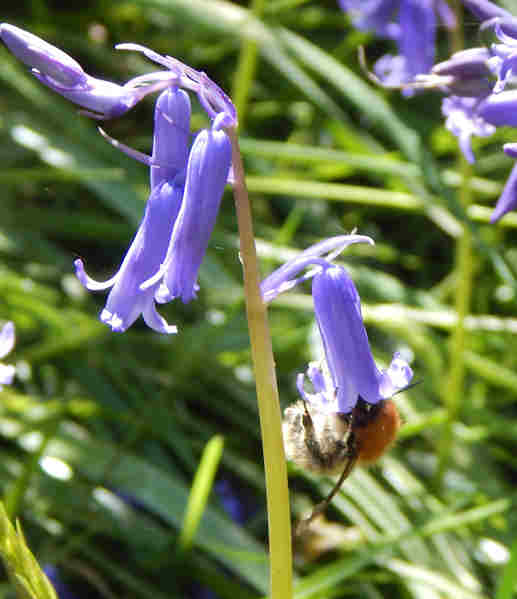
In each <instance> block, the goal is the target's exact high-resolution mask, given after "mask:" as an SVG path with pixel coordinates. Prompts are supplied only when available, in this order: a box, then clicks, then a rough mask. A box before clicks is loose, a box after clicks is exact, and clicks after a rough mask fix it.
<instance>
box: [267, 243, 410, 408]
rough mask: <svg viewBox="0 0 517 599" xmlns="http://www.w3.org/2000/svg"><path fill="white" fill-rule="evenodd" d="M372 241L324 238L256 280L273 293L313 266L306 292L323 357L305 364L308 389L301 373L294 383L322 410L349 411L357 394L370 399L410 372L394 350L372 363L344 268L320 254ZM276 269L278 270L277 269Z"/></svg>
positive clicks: (403, 381) (386, 393) (390, 390)
mask: <svg viewBox="0 0 517 599" xmlns="http://www.w3.org/2000/svg"><path fill="white" fill-rule="evenodd" d="M343 242H345V243H347V244H350V243H357V242H363V243H365V242H366V243H373V241H372V240H371V239H370V238H368V237H362V236H359V235H353V236H341V237H337V238H333V239H330V240H326V242H322V243H320V244H316V245H315V246H312V247H311V248H309V249H308V250H305V252H303V254H302V256H301V257H297V258H295V259H293V260H291V261H289V262H288V263H287V264H286V265H284V266H283V267H281V268H280V269H279V270H278V271H276V272H274V273H273V274H272V275H270V276H269V277H268V278H266V279H265V280H264V282H263V283H262V293H263V296H264V297H267V296H273V297H274V296H275V295H276V294H278V293H279V292H280V291H283V290H285V289H288V288H291V287H292V286H293V284H296V283H297V282H301V281H303V280H306V278H308V276H302V277H298V278H294V279H293V277H296V275H297V274H298V273H299V272H301V271H302V270H304V269H305V268H307V267H308V266H311V265H314V266H315V268H314V269H313V270H312V271H311V272H310V276H312V277H313V281H312V296H313V300H314V312H315V315H316V321H317V323H318V328H319V331H320V335H321V339H322V344H323V349H324V352H325V359H324V360H323V361H322V363H319V364H318V363H315V362H312V363H310V364H309V367H308V370H307V376H308V378H309V380H310V382H311V383H312V386H313V392H312V393H309V392H307V391H306V390H305V386H304V380H305V375H304V374H303V373H302V374H299V375H298V378H297V386H298V390H299V392H300V395H301V396H302V398H303V399H304V400H305V401H308V402H312V403H315V404H317V406H318V408H319V409H320V410H323V411H328V412H337V413H340V414H349V413H350V412H351V411H352V409H353V408H354V407H355V405H356V403H357V402H358V401H359V399H360V398H362V399H363V400H364V401H366V402H368V403H370V404H375V403H378V402H380V401H382V400H383V399H386V398H388V397H391V396H392V395H393V394H394V393H395V392H396V391H398V390H399V389H402V388H404V387H406V386H407V385H408V384H409V382H410V381H411V378H412V376H413V372H412V370H411V368H410V367H409V365H408V364H407V362H406V361H405V360H404V359H403V358H402V357H401V356H400V354H398V353H396V354H395V355H394V357H393V360H392V362H391V364H390V366H389V368H387V369H386V370H380V369H379V368H377V365H376V364H375V361H374V359H373V356H372V352H371V349H370V345H369V342H368V336H367V333H366V329H365V327H364V323H363V318H362V313H361V302H360V298H359V294H358V293H357V290H356V288H355V285H354V283H353V281H352V279H351V278H350V276H349V275H348V273H347V271H346V270H345V269H344V268H343V267H341V266H337V265H335V264H333V263H332V262H330V261H329V260H327V259H325V258H322V257H321V256H322V254H323V253H327V252H328V251H332V250H335V249H337V248H342V247H343V245H344V243H343ZM279 273H280V274H279Z"/></svg>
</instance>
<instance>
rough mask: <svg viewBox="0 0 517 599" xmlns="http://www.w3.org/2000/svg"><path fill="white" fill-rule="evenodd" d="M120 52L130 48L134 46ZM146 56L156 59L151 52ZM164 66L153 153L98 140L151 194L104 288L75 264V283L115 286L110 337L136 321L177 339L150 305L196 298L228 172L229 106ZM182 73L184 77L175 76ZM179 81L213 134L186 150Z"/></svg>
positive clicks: (213, 90)
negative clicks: (131, 163) (144, 174)
mask: <svg viewBox="0 0 517 599" xmlns="http://www.w3.org/2000/svg"><path fill="white" fill-rule="evenodd" d="M124 48H126V49H134V47H133V45H132V44H126V45H124ZM138 49H140V47H139V46H138ZM145 52H146V54H148V53H150V54H151V55H152V56H153V57H155V56H158V55H155V53H153V52H152V51H151V50H147V49H146V50H145ZM160 59H161V57H160ZM164 60H166V59H165V58H164ZM167 61H172V62H171V65H172V66H173V67H174V79H173V80H174V82H175V84H174V85H172V86H171V87H170V88H169V89H167V90H166V91H164V92H162V94H161V95H160V96H159V98H158V100H157V102H156V107H155V118H154V136H153V151H152V154H151V155H150V156H148V155H145V154H142V153H140V152H138V151H136V150H133V149H131V148H128V147H127V146H125V145H124V144H121V143H120V142H118V141H116V140H113V139H112V138H109V136H107V135H106V134H104V135H105V137H106V138H108V139H109V141H110V142H111V143H112V144H113V145H115V146H116V147H118V148H119V149H120V150H122V151H123V152H125V153H127V154H128V155H130V156H131V157H133V158H135V159H137V160H140V161H142V162H144V163H145V164H146V165H147V166H149V168H150V178H151V195H150V198H149V201H148V204H147V207H146V213H145V216H144V219H143V221H142V224H141V225H140V228H139V231H138V232H137V235H136V236H135V239H134V241H133V243H132V245H131V247H130V249H129V250H128V253H127V254H126V257H125V258H124V261H123V263H122V266H121V267H120V270H119V272H118V273H117V274H116V275H115V277H113V278H112V279H110V280H109V281H107V282H105V283H97V282H96V281H94V280H93V279H91V278H89V277H88V276H87V275H86V273H85V272H84V267H83V264H82V261H80V260H77V261H76V272H77V276H78V277H79V279H80V280H81V282H82V283H83V284H84V285H85V286H86V287H87V288H88V289H92V290H99V289H106V288H108V287H110V286H113V289H112V291H111V292H110V294H109V296H108V301H107V303H106V307H105V309H104V310H103V312H102V313H101V320H102V321H103V322H105V323H106V324H108V325H110V326H111V328H112V329H113V330H114V331H124V330H126V329H127V328H128V327H129V326H130V325H131V324H132V323H133V322H134V321H135V319H136V318H137V317H138V316H139V315H140V314H142V315H143V317H144V320H145V322H146V323H147V324H148V325H149V326H150V327H152V328H154V329H155V330H157V331H159V332H162V333H174V332H176V327H171V326H169V325H168V324H167V323H166V322H165V321H164V320H163V318H161V317H160V316H159V315H158V313H157V312H156V306H155V301H158V302H159V303H165V302H168V301H171V300H173V299H175V298H177V297H179V298H181V299H182V301H183V302H184V303H187V302H189V301H191V300H192V299H194V298H195V297H196V293H197V291H198V289H199V286H198V284H197V276H198V271H199V268H200V266H201V262H202V260H203V257H204V254H205V252H206V249H207V246H208V243H209V239H210V235H211V233H212V230H213V228H214V225H215V221H216V218H217V213H218V211H219V205H220V202H221V199H222V195H223V191H224V187H225V185H226V182H227V180H228V177H229V172H230V167H231V143H230V139H229V137H228V135H227V133H226V132H225V131H224V129H223V127H226V126H234V125H235V124H236V114H235V109H234V108H233V104H232V103H231V101H230V100H229V98H228V97H227V96H226V95H225V94H224V92H222V90H220V88H219V87H218V86H216V85H215V84H214V83H213V82H212V81H211V80H210V79H209V78H208V77H207V76H206V75H204V74H203V73H197V71H194V70H193V69H190V67H186V66H185V65H183V64H182V63H179V61H175V59H172V58H170V59H169V58H167ZM183 71H185V72H188V73H189V74H188V76H187V75H185V74H184V75H181V72H183ZM193 73H197V75H196V76H195V77H194V74H193ZM183 82H186V87H187V89H194V91H195V92H196V94H197V96H198V98H200V100H201V103H202V106H203V107H204V108H205V110H207V112H208V114H209V116H210V117H211V118H213V122H212V124H211V127H210V128H208V129H204V130H202V131H200V132H199V133H198V134H197V135H196V138H195V140H194V142H193V144H192V145H190V113H191V109H190V100H189V97H188V94H187V93H186V92H185V91H184V90H182V89H180V88H178V87H177V85H176V83H178V84H182V83H183ZM216 110H221V112H219V113H217V112H216Z"/></svg>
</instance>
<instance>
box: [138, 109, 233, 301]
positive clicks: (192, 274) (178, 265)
mask: <svg viewBox="0 0 517 599" xmlns="http://www.w3.org/2000/svg"><path fill="white" fill-rule="evenodd" d="M225 116H226V115H225V114H224V113H221V115H218V116H217V117H216V119H215V120H214V122H213V124H212V127H211V128H210V129H204V130H202V131H201V132H200V133H198V135H197V137H196V139H195V141H194V143H193V145H192V149H191V150H190V154H189V159H188V165H187V173H186V180H185V191H184V194H183V199H182V202H181V209H180V212H179V214H178V218H177V221H176V223H175V225H174V230H173V232H172V237H171V240H170V244H169V247H168V249H167V254H166V256H165V259H164V261H163V263H162V265H161V267H160V268H159V269H157V272H156V273H155V274H154V276H153V277H150V279H149V280H148V281H147V282H145V283H144V284H143V285H142V286H141V288H142V289H144V290H145V291H147V289H149V288H151V287H154V286H155V285H156V284H157V283H158V282H160V287H159V288H158V290H157V292H156V300H157V301H158V302H160V303H164V302H169V301H171V300H173V299H175V298H177V297H179V298H181V300H182V301H183V303H188V302H190V301H191V300H192V299H194V298H195V297H196V292H197V290H198V285H197V275H198V271H199V267H200V266H201V262H202V260H203V257H204V255H205V252H206V249H207V247H208V242H209V240H210V236H211V234H212V230H213V228H214V225H215V221H216V218H217V214H218V212H219V205H220V203H221V199H222V196H223V192H224V188H225V185H226V182H227V180H228V174H229V172H230V167H231V162H232V146H231V142H230V138H229V137H228V135H227V134H226V132H225V131H223V130H222V128H221V126H222V123H223V122H224V119H225ZM219 117H221V118H219Z"/></svg>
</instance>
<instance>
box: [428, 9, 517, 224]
mask: <svg viewBox="0 0 517 599" xmlns="http://www.w3.org/2000/svg"><path fill="white" fill-rule="evenodd" d="M463 4H464V5H465V7H466V8H468V9H469V10H470V11H471V12H472V13H473V14H474V15H475V16H476V17H478V18H479V19H481V20H482V21H483V23H482V25H481V29H482V30H491V31H493V32H494V34H495V36H496V38H497V41H496V43H492V44H491V45H489V46H488V47H484V48H483V47H480V48H472V49H470V50H464V51H462V52H458V53H456V54H454V55H453V56H452V57H451V58H450V59H449V60H447V61H445V62H442V63H439V64H438V65H435V66H434V67H433V69H432V75H433V76H436V77H437V78H438V79H437V80H438V81H439V82H440V83H442V84H443V85H442V90H443V91H446V92H447V91H448V92H450V93H451V94H452V95H450V96H449V97H447V98H445V99H444V100H443V102H442V112H443V114H444V116H446V119H447V120H446V123H445V125H446V127H447V129H449V130H450V131H451V132H452V133H453V134H454V135H455V136H456V137H457V138H458V140H459V146H460V148H461V151H462V153H463V155H464V156H465V158H466V159H467V160H468V161H469V162H471V163H472V162H474V161H475V157H474V153H473V151H472V147H471V137H472V136H473V135H477V136H480V137H487V136H490V135H492V134H493V133H494V132H495V131H496V128H497V127H502V126H510V127H517V89H515V88H513V89H508V84H509V83H510V82H512V83H515V81H514V80H515V79H516V76H517V19H516V18H515V17H513V16H512V15H511V13H509V12H508V11H506V10H505V9H502V8H500V7H499V6H497V5H495V4H493V3H492V2H490V1H489V0H463ZM513 145H514V144H507V146H508V147H507V146H505V151H506V152H507V153H508V154H510V155H512V151H513V150H512V146H513ZM508 148H509V149H508ZM516 193H517V173H516V169H515V167H514V169H513V170H512V173H511V175H510V178H509V179H508V181H507V184H506V185H505V187H504V189H503V193H502V195H501V197H500V198H499V200H498V202H497V206H496V208H495V210H494V212H493V214H492V216H491V219H490V220H491V222H492V223H494V222H496V221H497V220H499V219H500V218H502V217H503V216H504V215H505V214H506V213H507V212H508V211H509V210H511V209H513V208H514V207H515V206H517V198H516V197H515V194H516Z"/></svg>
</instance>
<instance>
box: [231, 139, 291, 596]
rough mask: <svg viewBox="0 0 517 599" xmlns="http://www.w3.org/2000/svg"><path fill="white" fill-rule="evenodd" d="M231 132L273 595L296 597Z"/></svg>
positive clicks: (253, 257) (261, 321)
mask: <svg viewBox="0 0 517 599" xmlns="http://www.w3.org/2000/svg"><path fill="white" fill-rule="evenodd" d="M228 134H229V136H230V138H231V140H232V164H233V173H234V178H235V183H234V186H233V194H234V198H235V206H236V210H237V221H238V226H239V238H240V255H241V261H242V267H243V271H244V293H245V297H246V313H247V317H248V329H249V334H250V342H251V355H252V360H253V370H254V374H255V385H256V389H257V401H258V407H259V415H260V429H261V434H262V451H263V455H264V467H265V471H266V493H267V511H268V534H269V556H270V568H271V595H270V596H271V598H272V599H290V598H291V597H292V551H291V516H290V510H289V491H288V487H287V465H286V459H285V454H284V445H283V440H282V416H281V412H280V402H279V399H278V389H277V384H276V374H275V362H274V357H273V349H272V346H271V336H270V333H269V324H268V320H267V311H266V306H265V304H264V302H263V301H262V296H261V295H260V274H259V268H258V260H257V252H256V249H255V239H254V236H253V223H252V218H251V207H250V203H249V199H248V192H247V189H246V183H245V179H244V168H243V165H242V158H241V154H240V150H239V142H238V139H237V133H236V131H235V130H234V129H230V130H229V131H228Z"/></svg>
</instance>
